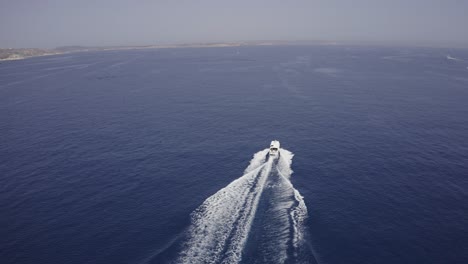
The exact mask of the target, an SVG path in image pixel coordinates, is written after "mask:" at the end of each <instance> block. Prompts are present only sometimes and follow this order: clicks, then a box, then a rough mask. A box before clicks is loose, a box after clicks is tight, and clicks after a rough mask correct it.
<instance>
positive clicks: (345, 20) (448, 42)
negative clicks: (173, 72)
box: [0, 0, 468, 48]
mask: <svg viewBox="0 0 468 264" xmlns="http://www.w3.org/2000/svg"><path fill="white" fill-rule="evenodd" d="M467 25H468V0H407V1H404V0H393V1H390V0H388V1H384V0H347V1H344V0H235V1H234V0H153V1H150V0H134V1H123V0H0V47H46V48H51V47H56V46H64V45H88V46H103V45H150V44H161V43H191V42H222V41H248V40H329V41H352V42H377V43H382V44H390V45H392V44H398V45H405V44H408V45H425V46H455V47H467V48H468V29H467Z"/></svg>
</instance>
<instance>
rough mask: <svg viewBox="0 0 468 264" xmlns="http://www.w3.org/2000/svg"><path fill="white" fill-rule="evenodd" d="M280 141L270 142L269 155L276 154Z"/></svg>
mask: <svg viewBox="0 0 468 264" xmlns="http://www.w3.org/2000/svg"><path fill="white" fill-rule="evenodd" d="M279 148H280V143H279V141H278V140H273V141H272V142H271V144H270V156H278V154H279Z"/></svg>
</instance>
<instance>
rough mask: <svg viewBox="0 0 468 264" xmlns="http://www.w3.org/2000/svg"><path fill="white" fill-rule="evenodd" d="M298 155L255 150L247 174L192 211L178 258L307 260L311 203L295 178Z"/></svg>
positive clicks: (195, 260)
mask: <svg viewBox="0 0 468 264" xmlns="http://www.w3.org/2000/svg"><path fill="white" fill-rule="evenodd" d="M293 156H294V154H292V153H291V152H289V151H287V150H285V149H280V155H279V157H270V158H269V159H268V160H267V157H268V149H266V150H262V151H259V152H257V153H256V154H254V157H253V158H252V160H251V161H250V165H249V166H248V167H247V168H246V169H245V172H244V173H245V174H244V175H243V176H241V177H240V178H238V179H236V180H234V181H233V182H231V183H230V184H229V185H228V186H226V187H225V188H223V189H221V190H219V191H218V192H217V193H215V194H213V195H212V196H210V197H209V198H208V199H206V200H205V201H204V202H203V204H202V205H201V206H200V207H198V208H197V209H196V210H195V211H194V212H193V213H192V215H191V216H192V219H191V225H190V227H189V230H188V234H187V239H186V240H185V243H183V245H182V250H181V252H180V254H179V256H178V259H177V260H176V261H175V263H226V264H228V263H241V262H242V263H251V262H255V263H284V262H293V263H296V262H301V261H299V260H300V259H301V257H298V254H299V253H300V252H301V250H303V245H304V243H303V242H304V233H305V230H304V221H305V219H306V217H307V207H306V205H305V203H304V200H303V197H302V196H301V195H300V193H299V192H298V191H297V190H296V189H294V187H293V185H292V183H291V182H290V180H289V179H290V177H291V174H292V173H293V171H292V170H291V163H292V158H293ZM302 262H303V261H302Z"/></svg>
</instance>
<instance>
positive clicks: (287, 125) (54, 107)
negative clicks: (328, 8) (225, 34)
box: [0, 46, 468, 264]
mask: <svg viewBox="0 0 468 264" xmlns="http://www.w3.org/2000/svg"><path fill="white" fill-rule="evenodd" d="M0 136H1V137H0V138H1V140H0V263H2V264H10V263H11V264H13V263H15V264H65V263H66V264H87V263H89V264H91V263H92V264H94V263H96V264H109V263H112V264H121V263H122V264H123V263H135V264H155V263H318V264H341V263H344V264H353V263H356V264H358V263H359V264H363V263H369V264H375V263H379V264H387V263H388V264H395V263H399V264H402V263H425V264H430V263H434V264H438V263H441V264H442V263H444V264H445V263H453V264H455V263H460V264H466V263H468V50H463V49H432V48H406V47H370V46H257V47H254V46H252V47H250V46H243V47H222V48H176V49H141V50H121V51H101V52H82V53H72V54H64V55H54V56H44V57H35V58H29V59H25V60H20V61H6V62H0ZM274 139H277V140H279V141H280V142H281V150H280V155H279V157H268V155H267V152H268V150H267V148H268V146H269V144H270V141H271V140H274Z"/></svg>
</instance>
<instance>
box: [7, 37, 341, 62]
mask: <svg viewBox="0 0 468 264" xmlns="http://www.w3.org/2000/svg"><path fill="white" fill-rule="evenodd" d="M312 44H314V45H336V44H337V43H336V42H326V41H255V42H226V43H191V44H172V45H147V46H104V47H86V46H66V47H58V48H55V49H38V48H19V49H16V48H7V49H2V48H0V61H10V60H21V59H26V58H32V57H38V56H48V55H59V54H66V53H73V52H86V51H105V50H132V49H168V48H210V47H212V48H213V47H240V46H272V45H312Z"/></svg>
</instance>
